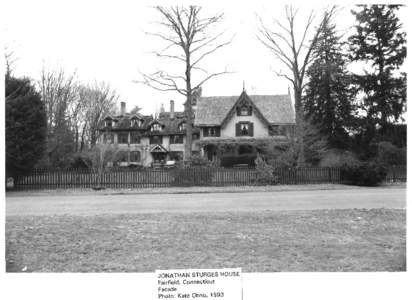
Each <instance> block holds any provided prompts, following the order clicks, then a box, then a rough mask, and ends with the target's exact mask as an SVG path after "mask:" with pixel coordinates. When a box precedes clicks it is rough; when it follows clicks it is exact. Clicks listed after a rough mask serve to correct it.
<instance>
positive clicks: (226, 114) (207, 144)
mask: <svg viewBox="0 0 412 300" xmlns="http://www.w3.org/2000/svg"><path fill="white" fill-rule="evenodd" d="M194 125H195V127H197V128H199V130H200V139H199V142H198V145H199V147H200V151H201V153H202V154H203V155H204V156H206V157H208V159H209V160H221V161H222V162H223V163H224V161H228V164H229V165H233V164H235V163H247V164H251V163H252V162H254V159H255V158H256V155H257V152H258V150H259V149H257V145H258V144H259V143H261V144H262V143H263V144H264V143H267V142H269V141H271V142H272V143H274V144H282V143H285V142H287V141H288V138H289V137H290V136H291V134H292V131H293V129H294V125H295V117H294V110H293V107H292V102H291V97H290V95H248V94H247V93H246V91H245V90H243V91H242V93H241V94H240V96H216V97H200V98H198V100H197V107H196V116H195V123H194ZM219 148H220V149H223V151H222V150H220V151H219ZM224 164H225V163H224Z"/></svg>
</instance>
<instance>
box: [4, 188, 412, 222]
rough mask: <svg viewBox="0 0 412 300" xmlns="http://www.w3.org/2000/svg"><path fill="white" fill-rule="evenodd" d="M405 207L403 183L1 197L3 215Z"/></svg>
mask: <svg viewBox="0 0 412 300" xmlns="http://www.w3.org/2000/svg"><path fill="white" fill-rule="evenodd" d="M381 207H384V208H406V189H405V188H365V189H354V190H348V189H344V190H315V191H283V192H280V191H279V192H249V193H210V194H154V195H96V196H93V195H72V196H68V195H62V196H34V197H27V196H26V197H7V198H6V215H7V216H12V215H52V214H76V215H95V214H106V213H157V212H207V211H259V210H309V209H345V208H381Z"/></svg>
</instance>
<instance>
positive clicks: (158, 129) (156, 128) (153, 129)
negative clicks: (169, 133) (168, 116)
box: [150, 123, 162, 131]
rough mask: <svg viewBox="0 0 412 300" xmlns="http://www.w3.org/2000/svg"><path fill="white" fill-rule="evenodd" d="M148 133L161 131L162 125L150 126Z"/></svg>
mask: <svg viewBox="0 0 412 300" xmlns="http://www.w3.org/2000/svg"><path fill="white" fill-rule="evenodd" d="M150 131H162V125H160V124H159V123H154V124H152V127H151V128H150Z"/></svg>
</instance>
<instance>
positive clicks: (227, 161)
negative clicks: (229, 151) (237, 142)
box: [221, 154, 256, 167]
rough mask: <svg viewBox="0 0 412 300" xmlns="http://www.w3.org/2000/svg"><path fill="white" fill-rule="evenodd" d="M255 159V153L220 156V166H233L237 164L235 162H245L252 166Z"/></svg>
mask: <svg viewBox="0 0 412 300" xmlns="http://www.w3.org/2000/svg"><path fill="white" fill-rule="evenodd" d="M255 159H256V155H254V154H242V155H233V156H222V157H221V166H222V167H233V165H237V164H247V165H248V166H254V165H255Z"/></svg>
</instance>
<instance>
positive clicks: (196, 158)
mask: <svg viewBox="0 0 412 300" xmlns="http://www.w3.org/2000/svg"><path fill="white" fill-rule="evenodd" d="M190 164H191V165H192V166H202V167H210V166H212V165H213V162H211V161H210V160H208V159H207V157H204V156H201V155H199V154H196V155H192V158H191V161H190Z"/></svg>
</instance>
